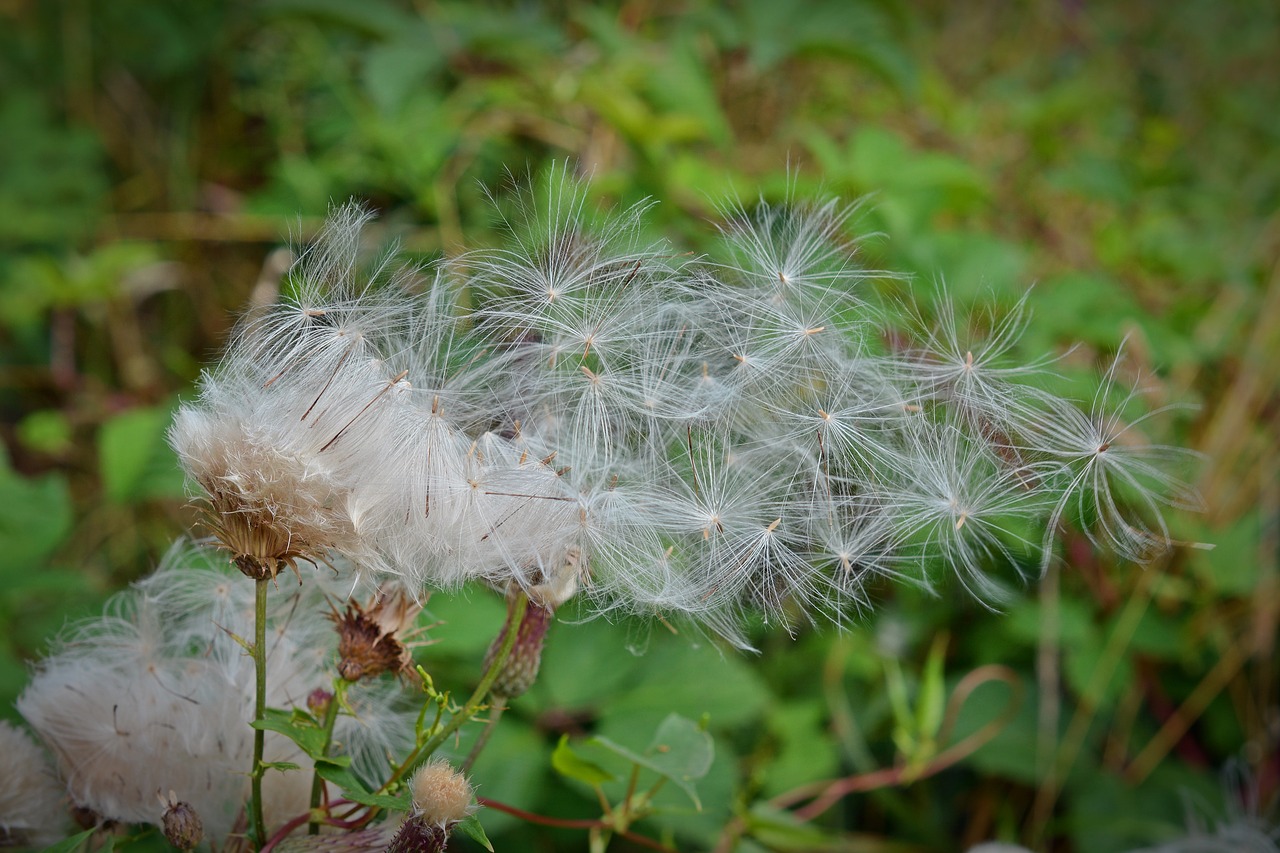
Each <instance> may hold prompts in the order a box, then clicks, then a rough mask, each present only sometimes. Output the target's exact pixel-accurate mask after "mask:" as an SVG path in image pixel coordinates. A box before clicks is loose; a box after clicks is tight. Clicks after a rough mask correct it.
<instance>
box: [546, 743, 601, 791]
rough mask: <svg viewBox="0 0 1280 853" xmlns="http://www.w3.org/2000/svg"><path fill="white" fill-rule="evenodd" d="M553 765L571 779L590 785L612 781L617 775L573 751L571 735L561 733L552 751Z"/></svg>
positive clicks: (557, 770)
mask: <svg viewBox="0 0 1280 853" xmlns="http://www.w3.org/2000/svg"><path fill="white" fill-rule="evenodd" d="M551 766H552V767H554V768H555V770H556V772H557V773H560V774H561V775H562V776H567V777H569V778H570V779H577V780H578V781H579V782H585V783H587V784H588V785H601V784H603V783H605V782H612V781H613V780H614V779H615V778H616V777H615V776H614V775H613V774H612V773H610V772H609V771H607V770H605V769H604V768H603V767H601V766H600V765H598V764H593V763H591V762H590V761H588V760H586V759H585V758H583V757H581V756H580V755H578V754H577V753H576V752H574V751H573V747H571V746H570V745H569V736H568V735H561V736H560V742H559V743H558V744H556V749H555V752H553V753H551Z"/></svg>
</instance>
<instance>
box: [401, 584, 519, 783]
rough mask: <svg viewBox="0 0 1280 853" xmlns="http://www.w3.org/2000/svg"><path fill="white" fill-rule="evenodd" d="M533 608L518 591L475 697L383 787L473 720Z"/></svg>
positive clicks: (404, 774) (477, 686) (417, 763)
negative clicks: (527, 611) (526, 615)
mask: <svg viewBox="0 0 1280 853" xmlns="http://www.w3.org/2000/svg"><path fill="white" fill-rule="evenodd" d="M528 607H529V596H527V595H525V594H524V593H523V592H521V593H519V594H518V597H517V598H516V601H515V605H514V606H513V607H512V609H511V615H510V618H509V619H508V620H507V626H506V631H507V633H506V636H505V637H503V640H502V646H501V647H499V649H498V653H497V654H496V655H494V657H493V662H492V663H490V664H489V668H488V669H487V670H485V673H484V676H483V677H482V678H481V679H480V683H479V684H477V685H476V689H475V691H474V692H473V693H472V694H471V698H470V699H468V700H467V704H465V705H463V706H462V708H461V709H459V710H458V713H456V714H454V715H453V717H452V718H450V720H449V722H447V723H445V725H444V727H443V728H441V729H440V731H438V732H436V733H435V734H434V735H433V736H432V737H431V738H430V739H429V740H428V741H427V742H426V743H424V744H423V745H422V746H421V747H419V748H418V749H416V750H414V753H413V755H411V756H409V759H408V760H407V761H405V763H404V764H402V765H400V769H399V770H397V771H396V772H395V773H393V774H392V776H391V778H390V779H388V780H387V784H386V785H384V786H383V789H384V790H385V789H386V788H388V787H390V786H391V785H392V784H394V783H395V782H398V781H399V780H400V779H403V778H404V777H405V776H406V775H407V774H408V773H409V772H410V771H412V770H413V769H415V768H416V767H417V766H418V765H419V764H421V763H422V761H423V760H425V759H426V758H427V757H428V756H430V755H431V754H432V753H434V752H435V751H436V750H437V749H439V748H440V745H441V744H442V743H444V742H445V741H446V740H448V739H449V736H450V735H452V734H453V733H454V732H456V731H457V730H458V729H460V728H462V725H463V723H465V722H466V721H467V720H469V719H471V717H472V716H474V715H475V713H476V711H478V710H479V709H480V706H481V705H482V704H483V703H484V700H485V697H486V696H488V695H489V688H491V687H492V686H493V683H494V682H495V681H497V680H498V674H499V673H500V672H502V668H503V666H505V665H506V663H507V658H508V657H510V656H511V650H512V649H513V648H515V645H516V635H517V634H518V633H519V631H520V623H521V622H523V621H524V614H525V611H526V610H527V609H528Z"/></svg>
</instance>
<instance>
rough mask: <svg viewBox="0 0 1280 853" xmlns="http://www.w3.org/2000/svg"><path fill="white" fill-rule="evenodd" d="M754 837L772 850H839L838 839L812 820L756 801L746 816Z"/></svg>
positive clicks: (814, 852)
mask: <svg viewBox="0 0 1280 853" xmlns="http://www.w3.org/2000/svg"><path fill="white" fill-rule="evenodd" d="M747 827H748V832H749V833H750V835H751V837H752V838H754V839H755V840H757V841H759V842H760V843H761V844H763V845H764V846H765V847H766V848H768V849H769V850H785V851H789V850H794V851H797V853H802V851H812V853H819V851H823V850H836V849H843V848H839V847H838V844H839V840H838V839H836V838H835V837H833V836H831V835H829V834H828V833H826V832H824V831H823V830H822V829H821V828H819V827H816V826H814V825H813V824H811V823H804V822H803V821H800V820H797V819H796V818H795V817H793V816H792V814H791V813H790V812H787V811H783V810H781V809H775V808H772V807H770V806H769V805H767V804H766V803H756V804H755V805H753V806H752V807H751V812H750V813H749V814H748V816H747Z"/></svg>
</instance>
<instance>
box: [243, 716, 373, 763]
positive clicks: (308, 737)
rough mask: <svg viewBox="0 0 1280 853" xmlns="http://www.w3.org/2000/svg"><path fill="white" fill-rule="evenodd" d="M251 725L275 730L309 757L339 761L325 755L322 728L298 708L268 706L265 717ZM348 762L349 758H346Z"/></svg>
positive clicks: (265, 729)
mask: <svg viewBox="0 0 1280 853" xmlns="http://www.w3.org/2000/svg"><path fill="white" fill-rule="evenodd" d="M251 725H252V726H253V727H254V728H255V729H261V730H262V731H264V732H276V733H277V734H282V735H284V736H285V737H287V738H288V739H289V740H291V741H293V742H294V743H296V744H297V745H298V746H300V747H302V751H303V752H305V753H306V754H307V755H309V756H310V757H311V758H313V759H315V760H317V761H320V760H325V761H329V762H332V763H335V764H336V763H339V759H337V758H334V757H332V756H326V755H325V754H324V753H325V736H324V729H323V728H321V727H320V724H319V723H318V722H316V720H315V718H314V717H312V716H311V715H310V714H308V713H307V712H306V711H303V710H302V709H300V708H294V709H293V710H292V711H283V710H281V709H279V708H268V709H267V710H266V717H265V718H264V719H261V720H255V721H254V722H253V723H251ZM344 757H345V756H344ZM348 762H349V759H348Z"/></svg>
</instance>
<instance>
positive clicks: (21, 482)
mask: <svg viewBox="0 0 1280 853" xmlns="http://www.w3.org/2000/svg"><path fill="white" fill-rule="evenodd" d="M0 506H3V507H4V512H3V513H0V575H5V574H8V573H10V572H14V571H15V570H16V572H15V573H20V574H21V576H27V577H29V576H30V575H31V574H32V573H33V569H34V568H35V566H36V565H37V564H39V563H40V562H42V561H43V560H44V559H45V558H46V557H47V556H48V555H49V554H50V552H52V551H53V550H54V548H56V547H57V546H58V544H59V543H61V542H62V540H63V538H64V537H65V536H66V535H67V533H68V532H69V530H70V529H71V497H70V494H69V493H68V491H67V483H66V480H65V479H63V478H62V477H60V476H58V475H56V474H47V475H45V476H43V477H34V478H26V477H22V476H20V475H19V474H17V473H16V472H15V471H13V469H12V468H10V467H9V459H8V454H7V453H6V452H5V449H4V447H3V445H0Z"/></svg>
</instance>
